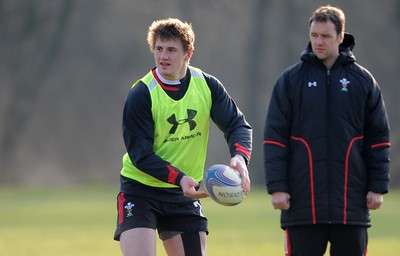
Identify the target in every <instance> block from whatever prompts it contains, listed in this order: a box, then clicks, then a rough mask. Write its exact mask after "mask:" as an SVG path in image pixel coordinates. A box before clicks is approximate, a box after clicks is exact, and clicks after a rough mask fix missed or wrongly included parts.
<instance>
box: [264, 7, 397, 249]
mask: <svg viewBox="0 0 400 256" xmlns="http://www.w3.org/2000/svg"><path fill="white" fill-rule="evenodd" d="M344 30H345V16H344V14H343V12H342V10H340V9H338V8H336V7H332V6H322V7H320V8H318V9H316V10H315V11H314V13H313V14H312V16H311V18H310V43H309V45H308V47H307V49H306V50H305V51H304V52H303V53H302V55H301V61H300V62H299V63H297V64H295V65H293V66H291V67H290V68H288V69H286V70H285V71H284V72H283V74H282V75H281V77H280V78H279V79H278V81H277V83H276V85H275V88H274V91H273V94H272V97H271V101H270V106H269V110H268V114H267V118H266V124H265V130H264V166H265V174H266V185H267V189H268V193H269V194H271V196H272V205H273V207H274V208H275V209H279V210H281V227H282V228H283V229H284V230H285V232H286V255H297V256H299V255H300V256H301V255H303V256H314V255H315V256H317V255H318V256H321V255H323V254H324V252H325V250H326V247H327V244H328V242H329V243H330V245H331V246H330V254H331V255H336V256H345V255H349V256H350V255H351V256H357V255H360V256H361V255H366V251H367V242H368V234H367V228H368V227H370V226H371V222H370V214H369V211H370V210H375V209H379V207H380V206H381V204H382V202H383V194H385V193H387V192H388V183H389V148H390V143H389V123H388V118H387V113H386V108H385V104H384V101H383V97H382V94H381V91H380V88H379V86H378V84H377V83H376V81H375V80H374V78H373V76H372V75H371V74H370V73H369V72H368V71H367V70H366V69H365V68H363V67H362V66H360V65H359V64H357V63H356V62H355V57H354V55H353V53H352V49H353V47H354V44H355V43H354V37H353V36H352V35H350V34H347V33H344Z"/></svg>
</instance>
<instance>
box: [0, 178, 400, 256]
mask: <svg viewBox="0 0 400 256" xmlns="http://www.w3.org/2000/svg"><path fill="white" fill-rule="evenodd" d="M117 190H118V188H110V187H100V186H92V187H87V188H83V187H70V188H22V187H17V188H11V187H3V188H0V256H25V255H26V256H28V255H29V256H54V255H57V256H71V255H73V256H92V255H93V256H94V255H96V256H101V255H104V256H105V255H107V256H110V255H121V254H120V250H119V244H118V243H117V242H115V241H113V240H112V236H113V232H114V228H115V221H116V216H115V214H116V211H115V205H116V203H115V197H116V194H117ZM399 202H400V191H392V192H391V193H390V194H388V195H386V196H385V203H384V205H383V207H381V209H380V210H379V211H375V212H372V218H373V224H374V226H373V228H372V229H370V233H369V255H370V256H388V255H400V253H399V250H400V231H399V230H400V229H399V224H398V220H399V217H400V204H399ZM202 204H203V209H204V213H205V214H206V216H207V217H208V219H209V228H210V235H209V236H208V255H211V256H214V255H217V256H224V255H229V256H233V255H249V256H257V255H268V256H270V255H284V252H283V240H284V233H283V231H281V230H280V228H279V212H278V211H274V210H272V209H271V206H270V198H269V197H268V196H267V194H266V193H265V191H264V189H259V190H257V189H254V188H253V191H252V192H251V194H250V195H249V196H248V197H247V198H246V199H245V201H244V202H242V203H241V204H240V205H238V206H234V207H224V206H220V205H217V204H215V203H213V202H212V201H211V199H203V200H202ZM157 246H158V248H157V256H164V255H165V253H164V251H163V248H162V245H161V243H158V245H157ZM327 255H328V254H327Z"/></svg>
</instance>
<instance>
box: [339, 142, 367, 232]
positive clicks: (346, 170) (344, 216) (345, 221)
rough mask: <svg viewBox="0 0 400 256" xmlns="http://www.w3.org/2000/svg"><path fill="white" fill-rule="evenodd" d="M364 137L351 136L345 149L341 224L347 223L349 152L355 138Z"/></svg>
mask: <svg viewBox="0 0 400 256" xmlns="http://www.w3.org/2000/svg"><path fill="white" fill-rule="evenodd" d="M363 138H364V135H361V136H358V137H355V138H353V139H352V140H351V141H350V145H349V148H348V149H347V153H346V162H345V170H344V192H343V202H344V205H343V224H346V223H347V186H348V181H349V159H350V152H351V149H352V147H353V143H354V142H355V141H356V140H361V139H363Z"/></svg>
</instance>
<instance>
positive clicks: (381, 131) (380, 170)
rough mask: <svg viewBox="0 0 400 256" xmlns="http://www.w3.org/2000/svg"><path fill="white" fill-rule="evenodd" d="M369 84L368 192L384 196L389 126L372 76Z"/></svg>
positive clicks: (366, 122) (386, 180) (387, 183)
mask: <svg viewBox="0 0 400 256" xmlns="http://www.w3.org/2000/svg"><path fill="white" fill-rule="evenodd" d="M369 84H371V89H370V93H369V95H368V101H367V106H366V121H365V132H364V135H365V136H364V140H365V152H366V154H365V155H366V156H365V159H366V163H367V170H368V190H369V191H373V192H376V193H381V194H385V193H387V192H388V190H389V164H390V142H389V140H390V126H389V121H388V116H387V112H386V107H385V103H384V100H383V96H382V93H381V90H380V88H379V86H378V84H377V83H376V81H375V80H374V79H373V78H372V76H371V78H370V81H369Z"/></svg>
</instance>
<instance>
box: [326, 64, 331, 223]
mask: <svg viewBox="0 0 400 256" xmlns="http://www.w3.org/2000/svg"><path fill="white" fill-rule="evenodd" d="M330 85H331V71H330V70H329V69H328V70H327V71H326V113H327V119H326V135H327V146H326V153H327V158H328V161H327V167H326V170H327V182H328V184H327V190H328V191H327V197H328V198H327V200H328V222H329V223H331V222H332V210H331V193H332V192H331V183H332V181H331V179H332V177H331V176H332V174H331V166H330V165H329V163H330V162H331V161H330V155H331V154H330V152H328V150H329V148H330V147H329V145H331V143H332V139H331V136H330V134H329V127H330V123H329V122H330V120H331V118H330V113H331V111H330V107H331V101H330V97H329V96H330V95H329V88H330Z"/></svg>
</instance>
